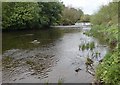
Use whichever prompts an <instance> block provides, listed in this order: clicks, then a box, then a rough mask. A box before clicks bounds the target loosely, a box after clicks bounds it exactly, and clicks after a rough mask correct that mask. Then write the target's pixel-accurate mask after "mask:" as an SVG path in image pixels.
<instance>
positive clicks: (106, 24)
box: [86, 3, 120, 85]
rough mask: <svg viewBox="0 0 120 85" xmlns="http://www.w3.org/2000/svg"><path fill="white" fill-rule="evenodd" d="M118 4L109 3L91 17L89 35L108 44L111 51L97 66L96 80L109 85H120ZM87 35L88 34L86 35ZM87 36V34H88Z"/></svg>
mask: <svg viewBox="0 0 120 85" xmlns="http://www.w3.org/2000/svg"><path fill="white" fill-rule="evenodd" d="M117 8H118V3H109V4H108V5H105V6H102V7H101V8H100V10H99V11H98V12H97V13H96V14H94V15H93V16H92V17H91V23H92V24H93V27H92V29H91V30H90V35H92V36H94V37H97V38H98V39H99V40H102V42H106V43H108V44H109V46H110V48H111V50H110V52H109V53H108V54H106V56H105V57H104V59H103V61H102V62H101V63H100V64H99V65H98V67H97V70H96V79H97V80H98V81H102V82H104V83H106V84H107V85H109V83H111V84H110V85H120V76H119V75H120V71H119V70H120V52H119V50H120V49H118V44H119V43H118V29H117V28H118V19H117V18H118V9H117ZM86 34H88V33H86ZM88 35H89V34H88Z"/></svg>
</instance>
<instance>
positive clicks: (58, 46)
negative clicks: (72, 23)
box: [2, 27, 108, 83]
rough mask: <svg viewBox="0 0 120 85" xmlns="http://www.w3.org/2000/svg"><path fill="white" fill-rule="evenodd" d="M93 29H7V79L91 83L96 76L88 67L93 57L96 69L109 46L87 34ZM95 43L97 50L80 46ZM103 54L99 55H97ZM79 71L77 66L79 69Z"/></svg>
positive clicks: (3, 44) (4, 60) (4, 68)
mask: <svg viewBox="0 0 120 85" xmlns="http://www.w3.org/2000/svg"><path fill="white" fill-rule="evenodd" d="M89 29H90V28H89V27H88V28H54V29H49V30H37V31H35V30H31V31H19V32H17V31H16V32H3V36H2V37H3V43H2V46H3V47H2V49H3V53H2V54H3V56H2V57H3V71H2V73H3V76H2V81H3V82H7V83H8V82H9V83H10V82H12V83H41V82H42V83H47V82H49V83H58V82H60V81H61V82H64V83H90V82H92V81H93V79H94V76H93V75H91V74H90V73H89V72H88V71H87V70H89V71H91V72H92V73H94V70H93V69H91V68H88V69H86V64H85V63H86V60H87V58H88V57H89V58H90V59H92V60H93V62H94V63H93V68H94V69H95V67H96V65H97V64H98V62H99V60H101V59H102V58H103V57H104V55H105V54H106V53H107V51H108V47H107V46H105V45H104V44H100V42H99V41H98V40H97V39H95V38H93V37H88V36H86V35H85V34H84V31H87V30H89ZM91 42H93V43H94V45H95V47H94V48H93V49H89V48H88V49H84V50H83V49H81V48H80V46H82V45H84V44H87V43H91ZM97 53H99V56H97V57H93V56H94V55H95V54H97ZM79 68H80V70H78V71H76V70H77V69H79Z"/></svg>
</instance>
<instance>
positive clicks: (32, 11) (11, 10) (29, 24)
mask: <svg viewBox="0 0 120 85" xmlns="http://www.w3.org/2000/svg"><path fill="white" fill-rule="evenodd" d="M62 6H63V5H62V3H60V2H51V3H44V2H38V3H37V2H3V4H2V15H3V16H2V22H3V23H2V27H3V29H24V28H28V29H30V28H39V27H44V26H50V25H52V24H54V23H55V22H56V23H57V22H58V21H59V19H60V16H61V12H62Z"/></svg>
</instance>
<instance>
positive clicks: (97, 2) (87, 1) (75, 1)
mask: <svg viewBox="0 0 120 85" xmlns="http://www.w3.org/2000/svg"><path fill="white" fill-rule="evenodd" d="M61 1H62V2H63V3H64V4H65V6H72V7H74V8H80V9H82V11H83V12H84V14H93V13H95V12H96V11H97V10H98V9H99V7H100V6H102V5H106V4H108V3H109V2H111V1H112V0H61Z"/></svg>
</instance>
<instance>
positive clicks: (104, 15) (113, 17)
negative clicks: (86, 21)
mask: <svg viewBox="0 0 120 85" xmlns="http://www.w3.org/2000/svg"><path fill="white" fill-rule="evenodd" d="M91 22H92V24H94V25H101V24H102V25H108V26H111V25H116V24H117V23H118V3H109V5H105V6H102V7H101V8H100V10H99V11H98V12H97V13H95V14H94V15H93V16H92V17H91Z"/></svg>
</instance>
